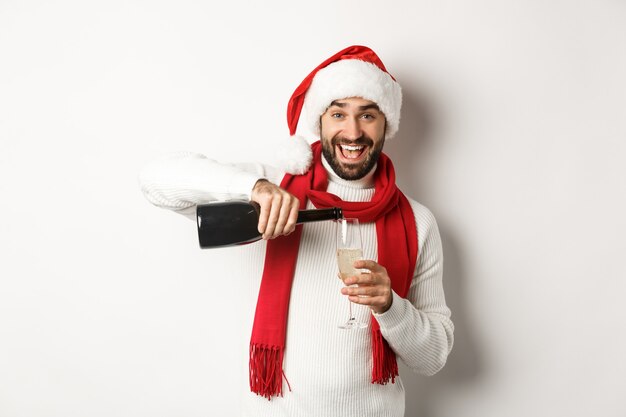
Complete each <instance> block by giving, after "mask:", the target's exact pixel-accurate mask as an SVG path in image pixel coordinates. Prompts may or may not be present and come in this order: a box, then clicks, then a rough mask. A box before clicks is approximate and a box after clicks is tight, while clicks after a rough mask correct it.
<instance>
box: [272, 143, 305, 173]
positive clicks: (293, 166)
mask: <svg viewBox="0 0 626 417" xmlns="http://www.w3.org/2000/svg"><path fill="white" fill-rule="evenodd" d="M312 161H313V153H312V152H311V145H309V142H307V140H306V139H305V138H303V137H302V136H298V135H295V136H291V137H288V138H286V139H280V140H279V144H278V146H276V153H275V162H274V164H275V166H277V167H279V168H281V169H283V170H284V171H285V172H287V173H289V174H293V175H302V174H304V173H305V172H307V171H308V170H309V167H310V166H311V162H312Z"/></svg>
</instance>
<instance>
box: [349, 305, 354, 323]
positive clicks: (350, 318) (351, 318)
mask: <svg viewBox="0 0 626 417" xmlns="http://www.w3.org/2000/svg"><path fill="white" fill-rule="evenodd" d="M348 311H349V312H350V317H348V321H353V320H354V317H352V301H350V300H348Z"/></svg>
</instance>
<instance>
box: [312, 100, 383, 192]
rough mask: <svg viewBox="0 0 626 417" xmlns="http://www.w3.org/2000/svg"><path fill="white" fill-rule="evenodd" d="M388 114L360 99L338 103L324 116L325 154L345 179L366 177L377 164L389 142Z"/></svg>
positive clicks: (323, 145)
mask: <svg viewBox="0 0 626 417" xmlns="http://www.w3.org/2000/svg"><path fill="white" fill-rule="evenodd" d="M385 126H386V119H385V115H384V114H383V113H382V112H381V111H380V110H379V109H378V106H377V105H376V103H374V102H372V101H369V100H365V99H362V98H360V97H350V98H345V99H341V100H335V101H333V102H332V103H331V104H330V107H328V109H327V110H326V112H325V113H324V114H323V115H322V116H321V117H320V130H321V141H322V153H323V154H324V156H325V157H326V160H327V161H328V162H329V163H330V166H331V167H332V168H333V170H334V171H335V173H336V174H337V175H339V177H341V178H343V179H345V180H358V179H360V178H363V177H364V176H365V175H366V174H367V173H368V172H369V171H370V170H371V169H372V168H373V167H374V165H375V164H376V161H378V157H379V156H380V153H381V152H382V150H383V144H384V143H385Z"/></svg>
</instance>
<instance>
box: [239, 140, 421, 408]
mask: <svg viewBox="0 0 626 417" xmlns="http://www.w3.org/2000/svg"><path fill="white" fill-rule="evenodd" d="M311 148H312V151H313V166H312V167H311V169H310V170H309V171H308V172H307V173H306V174H304V175H290V174H287V175H285V177H284V178H283V180H282V182H281V187H282V188H284V189H285V190H287V191H289V192H290V193H291V194H294V195H295V196H296V197H298V199H299V200H300V209H304V208H305V207H306V203H307V199H309V200H311V202H312V203H313V204H314V205H315V207H317V208H329V207H341V209H342V210H343V214H344V216H345V217H346V218H358V219H359V221H360V223H368V222H376V236H377V241H378V262H379V263H380V264H381V265H383V266H384V267H385V268H386V269H387V272H388V274H389V276H390V277H391V282H392V284H391V287H392V289H393V290H394V291H395V292H396V293H397V294H398V295H400V296H401V297H403V298H406V296H407V293H408V291H409V287H410V285H411V280H412V278H413V270H414V269H415V262H416V259H417V228H416V225H415V216H414V214H413V210H412V209H411V206H410V204H409V201H408V200H407V198H406V197H405V196H404V194H402V192H401V191H400V190H399V189H398V187H397V186H396V184H395V172H394V169H393V165H392V163H391V160H390V159H389V158H388V157H387V156H386V155H385V154H384V153H381V155H380V158H379V160H378V167H377V170H376V172H375V174H374V187H375V191H374V195H373V197H372V200H371V201H369V202H347V201H343V200H341V199H340V198H339V197H337V196H336V195H333V194H330V193H328V192H326V188H327V187H328V174H327V172H326V169H325V168H324V166H323V165H322V160H321V158H322V155H321V144H320V142H319V141H318V142H316V143H314V144H313V145H311ZM301 235H302V227H297V228H296V230H295V231H294V232H293V233H291V234H290V235H289V236H281V237H279V238H276V239H273V240H270V241H268V243H267V252H266V255H265V266H264V270H263V277H262V279H261V287H260V289H259V296H258V300H257V306H256V313H255V317H254V325H253V328H252V337H251V340H250V369H249V372H250V389H251V391H252V392H255V393H257V394H258V395H262V396H264V397H266V398H267V399H268V400H269V399H271V397H272V396H276V395H281V396H282V392H283V390H282V378H283V377H284V376H285V375H284V372H283V369H282V364H283V356H284V352H285V340H286V334H287V314H288V311H289V298H290V294H291V284H292V282H293V276H294V272H295V268H296V258H297V256H298V248H299V244H300V237H301ZM371 327H372V336H371V340H372V353H373V369H372V383H376V384H383V385H384V384H386V383H388V382H390V381H391V382H392V383H393V382H395V377H396V376H397V375H398V365H397V362H396V357H395V354H394V353H393V351H392V350H391V348H390V347H389V344H388V343H387V341H386V340H385V339H384V338H383V336H382V334H381V331H380V326H379V324H378V322H377V321H376V319H375V318H374V317H372V326H371ZM285 379H286V378H285ZM290 389H291V387H290Z"/></svg>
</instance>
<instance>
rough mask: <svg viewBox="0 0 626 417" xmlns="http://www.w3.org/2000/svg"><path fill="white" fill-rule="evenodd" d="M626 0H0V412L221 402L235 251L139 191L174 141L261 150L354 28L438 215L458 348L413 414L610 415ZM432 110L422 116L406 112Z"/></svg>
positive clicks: (225, 406)
mask: <svg viewBox="0 0 626 417" xmlns="http://www.w3.org/2000/svg"><path fill="white" fill-rule="evenodd" d="M625 41H626V2H625V1H621V0H595V1H591V0H588V1H576V2H573V1H539V0H536V1H522V0H519V1H497V0H492V1H487V0H480V1H461V0H443V1H423V0H420V1H416V0H411V1H408V0H407V1H396V2H393V1H389V2H382V1H379V2H374V1H370V0H358V1H356V0H355V1H348V0H344V1H316V2H306V3H305V2H295V1H285V2H271V1H270V2H267V1H266V2H252V1H250V2H248V3H246V2H241V1H232V2H219V3H218V2H215V3H214V4H210V3H209V2H202V1H176V2H173V1H172V2H165V1H148V0H146V1H129V0H126V1H107V2H104V1H103V2H84V1H73V2H72V1H68V0H61V1H7V0H2V1H0V144H1V147H0V196H1V203H0V416H1V417H21V416H28V417H39V416H63V417H72V416H94V417H95V416H107V417H108V416H132V417H138V416H181V415H185V416H209V415H210V416H233V415H236V414H237V410H238V406H237V388H236V387H237V384H239V383H241V382H242V381H240V379H239V375H240V374H242V373H241V372H240V370H241V367H242V366H245V363H244V362H245V358H241V357H239V355H238V353H239V350H238V349H233V348H232V346H243V345H245V343H247V339H248V337H249V335H247V334H242V333H243V332H241V329H240V325H239V324H240V322H241V320H242V318H241V307H240V305H239V304H238V301H239V298H238V294H239V293H241V291H246V289H244V288H240V286H238V283H237V279H236V278H237V277H236V276H232V274H229V272H228V270H227V268H226V264H227V263H228V262H229V261H231V262H236V261H237V250H236V249H228V250H224V251H201V250H200V249H198V247H197V242H196V237H195V229H194V225H193V223H192V222H190V221H188V220H187V219H184V218H182V217H180V216H178V215H175V214H172V213H169V212H166V211H163V210H159V209H157V208H154V207H152V206H151V205H149V204H148V203H147V202H146V201H145V200H144V198H143V196H142V195H141V192H140V190H139V187H138V183H137V173H138V172H139V170H140V168H141V167H142V165H143V164H145V163H146V162H147V161H149V160H151V159H152V158H154V157H156V156H158V155H161V154H162V153H165V152H171V151H176V150H193V151H198V152H203V153H207V154H210V155H212V156H213V157H215V158H217V159H222V160H226V161H245V160H251V159H260V160H268V159H270V158H271V156H272V146H273V141H274V140H277V139H278V138H281V137H285V136H286V135H288V131H287V126H286V121H285V110H286V104H287V100H288V98H289V96H290V95H291V92H292V91H293V89H294V88H295V87H296V86H297V85H298V83H299V82H300V81H301V79H302V78H303V77H304V76H305V75H306V74H308V72H309V71H310V70H312V69H313V68H314V67H315V66H316V65H318V64H319V63H320V62H321V61H322V60H324V59H325V58H327V57H328V56H330V55H331V54H333V53H335V52H336V51H338V50H340V49H342V48H344V47H345V46H348V45H351V44H365V45H368V46H371V47H372V48H373V49H374V50H376V51H377V52H378V53H379V55H380V56H381V58H382V59H383V62H385V64H386V65H387V67H388V68H389V70H390V71H391V73H392V74H393V75H394V76H396V78H397V79H398V80H399V81H400V83H401V84H402V86H403V89H404V94H405V102H404V108H403V112H402V123H401V128H400V134H399V135H398V137H397V138H396V139H394V140H393V141H392V142H390V143H388V144H387V147H386V151H387V152H388V154H390V155H391V157H392V158H393V159H394V161H395V164H396V168H397V171H398V172H399V177H400V178H399V183H400V185H401V186H402V188H403V190H404V191H405V192H406V193H407V194H409V195H411V196H413V197H415V198H417V199H418V200H419V201H421V202H423V203H424V204H426V205H427V206H428V207H429V208H431V210H432V211H433V212H434V213H435V214H436V216H437V218H438V221H439V225H440V228H441V232H442V236H443V239H444V250H445V258H446V267H445V270H446V272H445V289H446V295H447V299H448V303H449V305H450V307H451V308H452V310H453V319H454V321H455V324H456V344H455V347H454V350H453V353H452V354H451V356H450V358H449V360H448V364H447V366H446V368H444V370H442V371H441V372H440V373H439V374H437V375H436V376H434V377H431V378H425V377H419V376H416V375H412V374H409V373H407V372H404V371H405V370H403V375H404V378H405V382H406V385H407V416H424V417H439V416H442V417H443V416H446V417H467V416H481V417H502V416H507V417H516V416H520V417H522V416H530V415H532V416H581V417H582V416H591V415H594V416H603V417H612V416H615V417H617V416H624V415H626V405H625V404H624V400H623V394H624V389H625V388H624V387H625V383H624V381H625V377H624V375H625V374H626V361H625V360H624V358H623V355H624V353H623V352H624V351H626V334H625V333H626V332H625V330H626V325H625V324H624V320H625V319H626V310H625V307H624V302H623V298H624V296H626V284H625V281H624V278H625V277H626V274H625V273H626V267H625V266H624V249H625V248H626V245H625V244H624V239H625V238H626V221H625V220H624V213H626V187H625V185H624V184H625V178H626V158H625V156H626V75H625V74H626V46H625V45H626V42H625ZM423 114H427V115H428V120H430V122H429V123H428V126H430V128H429V129H424V128H423V127H424V126H425V123H422V122H420V120H423V118H422V117H421V115H423Z"/></svg>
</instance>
